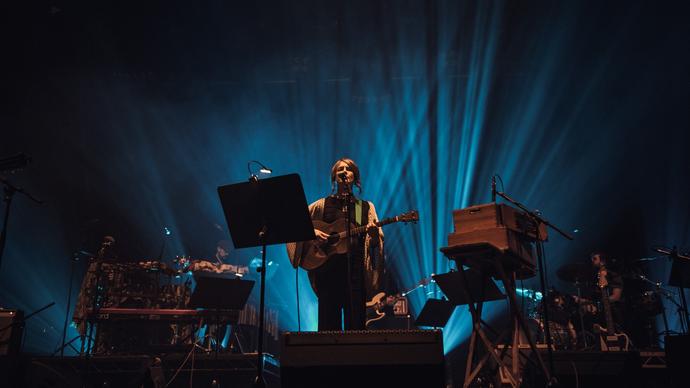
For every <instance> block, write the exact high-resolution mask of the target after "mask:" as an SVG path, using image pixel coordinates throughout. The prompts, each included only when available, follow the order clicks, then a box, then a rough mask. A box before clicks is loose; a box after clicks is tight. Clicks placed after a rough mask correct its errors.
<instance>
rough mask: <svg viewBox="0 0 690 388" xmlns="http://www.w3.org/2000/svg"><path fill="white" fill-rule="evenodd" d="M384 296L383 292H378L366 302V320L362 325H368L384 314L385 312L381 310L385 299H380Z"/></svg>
mask: <svg viewBox="0 0 690 388" xmlns="http://www.w3.org/2000/svg"><path fill="white" fill-rule="evenodd" d="M385 297H386V294H385V293H384V292H379V293H378V294H376V295H374V297H373V298H371V300H370V301H368V302H367V305H366V307H367V321H366V324H365V325H364V326H365V327H368V326H369V324H371V323H372V322H376V321H378V320H380V319H382V318H383V317H385V316H386V313H385V312H383V311H381V310H382V309H383V306H384V305H385V304H384V302H385V301H382V300H383V298H385Z"/></svg>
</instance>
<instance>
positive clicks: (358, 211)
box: [355, 199, 362, 225]
mask: <svg viewBox="0 0 690 388" xmlns="http://www.w3.org/2000/svg"><path fill="white" fill-rule="evenodd" d="M355 223H356V224H357V225H362V200H361V199H358V200H357V202H355Z"/></svg>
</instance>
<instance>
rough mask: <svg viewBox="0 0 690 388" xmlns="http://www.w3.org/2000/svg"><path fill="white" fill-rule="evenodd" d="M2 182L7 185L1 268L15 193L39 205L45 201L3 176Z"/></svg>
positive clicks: (0, 259) (1, 234)
mask: <svg viewBox="0 0 690 388" xmlns="http://www.w3.org/2000/svg"><path fill="white" fill-rule="evenodd" d="M0 182H2V184H3V185H4V186H5V187H4V197H3V200H4V201H5V216H4V218H3V221H2V232H0V268H2V255H3V252H4V251H5V242H6V241H7V223H8V220H9V218H10V206H11V205H12V198H13V197H14V194H15V193H21V194H24V195H25V196H26V197H27V198H29V199H30V200H32V201H34V202H36V203H37V204H39V205H43V201H41V200H40V199H38V198H36V197H34V196H33V195H31V194H30V193H28V192H26V191H25V190H24V189H22V188H21V187H17V186H15V185H13V184H12V183H10V181H8V180H7V179H5V178H3V177H0Z"/></svg>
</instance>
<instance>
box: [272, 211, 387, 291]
mask: <svg viewBox="0 0 690 388" xmlns="http://www.w3.org/2000/svg"><path fill="white" fill-rule="evenodd" d="M325 202H326V201H325V198H321V199H319V200H317V201H316V202H314V203H312V204H311V205H309V215H310V216H311V219H312V220H323V207H324V203H325ZM367 202H368V203H369V213H368V215H367V220H369V221H370V222H372V221H373V222H376V221H378V219H379V218H378V216H377V215H376V208H375V207H374V204H373V203H371V202H369V201H367ZM371 240H372V237H371V236H370V235H369V234H367V235H366V237H365V239H364V271H365V283H366V284H365V286H366V289H367V299H368V298H369V297H371V296H373V295H374V294H376V293H377V292H378V291H379V289H380V288H381V281H382V278H383V272H384V255H383V229H381V228H380V227H379V236H378V244H375V243H374V244H372V241H371ZM286 245H287V251H288V257H289V258H290V261H291V262H292V263H293V266H294V265H295V263H299V262H300V261H301V260H302V248H303V246H304V244H303V243H301V242H298V243H288V244H286ZM377 245H378V246H377ZM309 280H310V281H311V287H312V289H313V290H314V292H315V293H316V294H317V295H318V292H317V290H316V285H315V283H314V279H313V276H311V274H310V276H309Z"/></svg>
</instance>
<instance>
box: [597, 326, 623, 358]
mask: <svg viewBox="0 0 690 388" xmlns="http://www.w3.org/2000/svg"><path fill="white" fill-rule="evenodd" d="M594 330H595V331H599V346H600V348H601V351H602V352H627V351H628V349H629V348H630V338H628V335H627V334H625V333H619V332H615V331H614V330H608V329H607V328H605V327H603V326H600V325H594ZM609 332H611V333H610V334H609Z"/></svg>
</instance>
